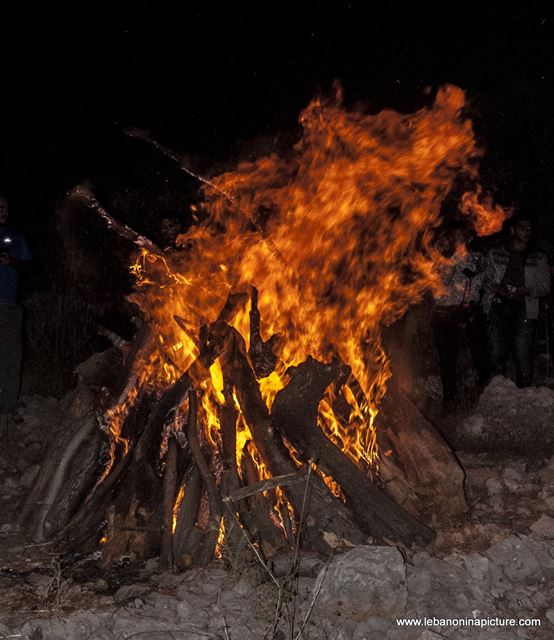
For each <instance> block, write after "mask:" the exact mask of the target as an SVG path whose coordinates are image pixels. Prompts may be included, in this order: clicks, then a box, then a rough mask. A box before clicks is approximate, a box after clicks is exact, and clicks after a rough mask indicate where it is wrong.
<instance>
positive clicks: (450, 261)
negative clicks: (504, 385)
mask: <svg viewBox="0 0 554 640" xmlns="http://www.w3.org/2000/svg"><path fill="white" fill-rule="evenodd" d="M467 239H468V238H467V231H466V229H465V228H464V227H461V226H460V227H453V228H451V229H449V230H447V231H446V233H444V235H443V237H442V238H441V239H440V240H439V242H438V245H437V248H438V249H439V250H440V251H441V253H442V254H443V255H444V257H445V258H446V259H447V261H446V262H445V263H444V264H443V265H441V266H439V267H437V269H438V273H439V275H440V279H441V281H442V285H443V289H442V291H441V292H439V293H437V294H436V295H435V304H434V307H433V316H432V327H433V335H434V339H435V347H436V350H437V355H438V358H439V368H440V376H441V383H442V397H443V403H444V405H445V408H447V409H451V408H454V405H455V404H456V401H457V396H458V375H457V365H458V355H459V351H460V344H461V339H462V337H463V336H465V337H467V339H468V342H469V346H470V349H471V356H472V360H473V366H474V368H475V373H476V375H477V386H478V387H479V388H480V387H482V386H483V385H484V384H485V383H486V381H487V380H488V374H489V366H488V359H487V354H486V347H485V342H486V341H485V339H484V330H483V325H482V322H481V317H480V315H479V308H478V305H479V300H480V295H481V285H482V282H483V264H482V263H483V255H482V254H480V253H478V252H475V251H472V250H470V249H468V247H467Z"/></svg>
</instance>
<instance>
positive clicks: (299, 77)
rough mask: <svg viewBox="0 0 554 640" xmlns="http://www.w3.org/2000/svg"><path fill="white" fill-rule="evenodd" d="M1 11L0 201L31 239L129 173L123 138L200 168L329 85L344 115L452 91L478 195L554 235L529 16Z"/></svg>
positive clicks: (548, 36) (547, 92) (537, 25)
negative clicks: (94, 189)
mask: <svg viewBox="0 0 554 640" xmlns="http://www.w3.org/2000/svg"><path fill="white" fill-rule="evenodd" d="M7 4H8V3H4V5H3V8H2V12H3V15H2V16H1V19H0V29H1V37H0V46H1V48H2V51H1V56H0V60H1V62H0V64H1V73H2V88H3V92H2V106H1V112H0V138H1V145H0V148H1V165H0V172H1V178H0V191H2V192H3V193H5V194H6V195H7V196H8V198H9V199H10V201H11V202H12V208H13V209H14V211H15V214H16V218H17V220H18V222H19V225H20V226H21V227H23V228H24V229H25V230H26V231H27V233H28V234H29V235H30V239H31V243H33V242H35V243H36V242H37V241H39V235H38V234H39V231H40V229H42V228H44V227H45V226H48V224H49V220H50V219H51V216H52V211H53V207H54V204H55V202H56V199H57V198H59V197H60V196H61V194H63V193H64V192H65V191H66V190H67V189H69V188H70V187H71V186H73V185H74V184H75V183H77V182H79V181H81V180H84V179H92V180H93V182H94V180H96V179H101V178H102V176H107V175H109V176H110V177H111V179H112V180H117V177H118V175H121V176H122V177H123V176H125V175H126V172H128V171H129V168H128V165H129V157H130V156H132V155H133V154H135V153H137V143H136V142H134V141H130V140H129V139H128V138H126V137H125V136H124V135H123V129H124V128H125V127H127V126H138V127H144V128H146V129H148V130H149V131H151V132H152V135H153V136H154V137H156V138H158V139H160V140H161V141H162V142H163V143H165V144H167V145H168V146H171V147H174V148H176V149H178V150H179V151H182V152H184V153H188V154H192V155H197V156H198V157H200V156H201V157H202V158H204V165H205V168H208V169H209V164H210V160H211V159H212V158H213V161H214V163H215V162H216V160H217V161H221V160H224V159H225V158H226V157H231V156H234V155H237V154H240V149H241V146H242V145H245V144H246V143H247V141H248V140H250V139H252V138H256V137H259V136H275V135H277V134H287V133H291V134H294V132H295V131H296V129H297V118H298V114H299V112H300V110H301V109H302V108H303V107H304V106H305V105H306V104H307V102H308V101H309V100H310V98H311V97H313V96H314V94H315V93H316V92H317V91H320V90H321V91H329V89H330V87H331V84H332V82H333V80H335V79H338V80H340V81H341V82H342V84H343V86H344V89H345V97H346V103H347V105H354V104H356V103H358V102H362V103H364V104H365V105H367V108H368V109H369V110H371V111H377V110H380V109H381V108H383V107H392V108H395V109H399V110H406V111H409V110H412V109H415V108H418V107H420V106H422V105H423V104H426V103H429V101H430V98H429V96H428V95H426V94H425V90H426V88H427V87H430V88H431V90H432V91H434V90H436V88H437V87H438V86H439V85H441V84H443V83H446V82H450V83H454V84H457V85H459V86H461V87H462V88H464V89H465V90H466V91H467V94H468V97H469V101H470V107H469V110H470V113H471V116H472V118H473V120H474V123H475V128H476V131H477V133H478V136H479V140H480V141H481V143H482V145H483V146H484V147H485V148H486V150H487V154H486V157H485V160H484V161H483V182H484V186H485V188H486V189H488V190H489V191H491V192H493V193H494V194H495V195H496V197H497V198H498V200H499V201H500V202H501V203H504V204H513V203H515V204H517V205H519V206H521V207H522V208H525V209H528V210H530V211H532V212H533V213H535V214H537V215H538V217H539V221H540V224H541V226H542V227H544V228H546V227H548V226H551V225H549V220H552V216H551V211H552V202H553V200H554V193H553V192H554V189H553V182H554V180H553V177H552V176H553V175H554V153H553V150H552V149H553V148H554V145H553V144H552V142H553V140H552V137H553V135H552V134H553V122H552V105H553V102H554V92H553V86H554V85H553V75H552V60H553V58H552V42H553V41H554V33H553V28H552V18H551V15H550V14H547V13H541V12H539V11H538V9H512V10H509V11H507V10H505V11H500V10H498V11H495V10H492V9H486V8H484V3H483V6H482V8H481V9H479V10H476V9H475V7H468V8H465V7H462V6H461V5H460V4H459V3H457V4H456V5H451V3H444V4H443V5H442V6H441V8H440V9H434V10H433V11H431V10H430V9H421V8H419V9H418V10H417V11H416V9H413V8H412V9H411V10H409V9H408V10H406V9H403V8H402V9H400V7H401V5H399V4H397V5H395V6H394V8H391V9H390V10H385V9H379V10H377V9H372V10H371V11H368V10H367V8H368V7H371V6H372V5H373V3H368V2H347V1H343V2H313V3H312V2H309V3H308V2H305V3H301V2H298V3H297V5H298V7H297V8H287V5H286V3H276V2H272V3H269V2H266V3H260V2H232V3H231V2H226V3H224V2H219V3H209V2H202V3H194V2H188V3H187V2H179V3H176V2H167V3H154V2H146V1H135V2H133V3H114V2H112V3H90V5H89V6H88V8H87V6H86V5H84V4H82V3H73V4H72V5H71V6H68V7H67V8H63V7H61V8H60V7H56V6H52V5H54V4H59V3H49V5H50V6H48V7H47V8H43V9H40V10H36V9H34V8H33V9H31V8H30V5H29V6H28V7H22V8H21V9H20V10H19V15H15V14H13V13H8V10H7V9H6V5H7ZM9 4H10V5H12V4H14V3H9ZM291 7H292V5H291ZM453 7H454V8H455V15H453ZM37 11H38V12H37ZM168 171H170V169H169V168H168ZM183 179H185V178H183ZM173 180H175V177H173ZM33 236H35V237H34V238H33Z"/></svg>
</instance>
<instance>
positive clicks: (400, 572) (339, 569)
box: [314, 546, 408, 622]
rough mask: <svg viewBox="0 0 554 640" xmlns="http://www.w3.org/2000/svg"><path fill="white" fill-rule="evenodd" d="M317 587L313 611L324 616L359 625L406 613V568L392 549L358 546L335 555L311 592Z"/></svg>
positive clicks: (401, 558) (396, 550)
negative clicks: (374, 618)
mask: <svg viewBox="0 0 554 640" xmlns="http://www.w3.org/2000/svg"><path fill="white" fill-rule="evenodd" d="M320 585H321V590H320V592H319V597H318V599H317V603H316V608H317V610H318V612H319V613H320V614H324V615H325V616H326V617H330V616H333V615H341V616H343V617H345V618H351V619H353V620H357V621H359V622H362V621H364V620H367V619H368V618H369V617H382V618H393V617H399V616H402V615H403V613H404V612H405V610H406V604H407V600H408V590H407V585H406V566H405V564H404V558H403V557H402V554H401V553H400V552H399V551H398V549H395V548H393V547H372V546H362V547H356V548H355V549H352V550H351V551H347V552H346V553H343V554H341V555H338V556H336V557H335V558H333V560H332V561H331V563H330V564H329V566H328V567H327V568H324V569H322V570H321V571H320V573H319V575H318V577H317V580H316V584H315V586H314V592H315V591H317V589H318V588H319V586H320Z"/></svg>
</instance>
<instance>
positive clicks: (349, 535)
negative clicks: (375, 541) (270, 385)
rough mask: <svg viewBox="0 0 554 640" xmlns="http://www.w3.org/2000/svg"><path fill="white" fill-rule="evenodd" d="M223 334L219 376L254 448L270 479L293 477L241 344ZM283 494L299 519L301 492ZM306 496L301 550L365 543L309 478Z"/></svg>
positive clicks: (347, 514) (349, 517)
mask: <svg viewBox="0 0 554 640" xmlns="http://www.w3.org/2000/svg"><path fill="white" fill-rule="evenodd" d="M227 331H228V333H229V334H230V336H231V338H232V339H231V340H230V341H229V348H228V349H227V350H226V352H225V354H224V355H223V357H222V361H223V362H222V369H223V376H224V379H225V380H227V381H229V384H232V385H233V387H234V388H235V391H236V395H237V398H238V401H239V404H240V407H241V410H242V413H243V415H244V417H245V419H246V422H247V424H248V426H249V427H250V431H251V433H252V436H253V438H254V442H255V444H256V448H257V449H258V451H259V452H260V455H261V456H262V458H263V460H264V462H265V464H266V465H267V467H268V469H269V471H270V473H271V475H272V476H279V475H288V474H292V473H296V471H297V469H296V466H295V465H294V463H293V462H292V460H291V458H290V456H289V454H288V451H287V449H286V447H285V445H284V443H283V442H282V440H281V438H280V436H279V434H278V433H276V431H275V429H274V427H273V424H272V422H271V419H270V416H269V411H268V409H267V407H266V405H265V403H264V401H263V399H262V396H261V392H260V388H259V385H258V382H257V380H256V376H255V374H254V372H253V370H252V368H251V367H250V365H249V363H248V359H247V356H246V349H245V345H244V340H243V338H242V336H240V334H239V333H238V332H237V331H236V330H235V329H233V328H232V327H229V328H228V329H227ZM285 492H286V494H287V496H288V498H289V500H290V501H291V503H292V505H293V507H294V510H295V512H296V515H297V517H299V514H300V513H301V512H302V505H303V503H304V500H305V494H306V492H305V488H304V487H302V486H298V485H291V486H289V487H287V488H286V490H285ZM308 493H309V495H308V508H307V513H306V519H305V522H303V523H298V524H302V525H303V530H302V539H303V542H304V545H305V546H307V547H312V548H314V549H317V550H319V551H321V552H323V553H329V552H331V551H333V550H334V549H336V548H337V547H340V546H344V545H346V546H347V545H349V544H350V545H352V544H363V543H364V542H366V540H367V537H366V536H365V535H364V534H363V533H362V531H361V530H360V528H359V527H358V525H357V524H356V523H355V521H354V517H353V514H352V513H351V511H350V510H349V509H348V508H347V507H346V506H345V505H343V504H342V503H341V502H340V501H338V500H337V499H336V498H335V496H333V495H332V494H331V493H330V492H329V490H328V489H327V487H326V486H325V485H324V484H323V481H321V480H320V479H319V478H318V477H315V476H312V478H311V482H310V487H309V491H308Z"/></svg>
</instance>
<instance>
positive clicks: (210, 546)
mask: <svg viewBox="0 0 554 640" xmlns="http://www.w3.org/2000/svg"><path fill="white" fill-rule="evenodd" d="M196 402H197V400H196V393H195V392H194V391H193V390H192V389H190V390H189V419H188V423H187V439H188V442H189V446H190V450H191V453H192V457H193V459H194V462H195V463H196V466H197V468H198V471H199V472H200V477H201V478H202V483H203V484H204V486H205V488H206V491H207V493H208V502H209V509H210V511H209V521H208V532H207V533H206V535H205V536H204V540H203V544H202V547H201V550H200V554H199V556H198V564H200V565H204V564H207V563H208V562H209V561H210V560H211V559H212V557H213V554H214V549H215V545H216V544H217V537H218V534H219V527H220V523H221V517H222V515H223V505H222V502H221V496H220V495H219V491H218V489H217V485H216V483H215V480H214V478H213V477H212V474H211V472H210V469H209V467H208V464H207V463H206V460H205V459H204V454H203V453H202V449H201V447H200V441H199V439H198V433H197V422H196V416H197V405H196Z"/></svg>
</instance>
